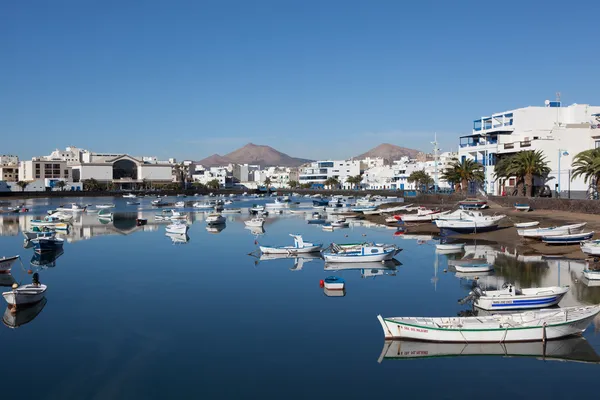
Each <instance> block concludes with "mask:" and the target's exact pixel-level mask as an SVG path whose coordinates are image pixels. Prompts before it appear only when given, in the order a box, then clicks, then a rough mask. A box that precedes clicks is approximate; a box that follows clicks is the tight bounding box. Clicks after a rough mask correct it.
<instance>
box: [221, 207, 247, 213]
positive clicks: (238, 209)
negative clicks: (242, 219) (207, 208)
mask: <svg viewBox="0 0 600 400" xmlns="http://www.w3.org/2000/svg"><path fill="white" fill-rule="evenodd" d="M221 212H222V213H223V214H240V213H241V212H242V209H241V208H225V209H224V210H223V211H221Z"/></svg>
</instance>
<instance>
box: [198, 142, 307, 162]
mask: <svg viewBox="0 0 600 400" xmlns="http://www.w3.org/2000/svg"><path fill="white" fill-rule="evenodd" d="M307 162H311V160H306V159H304V158H295V157H290V156H288V155H287V154H285V153H282V152H280V151H277V150H275V149H274V148H272V147H270V146H262V145H257V144H253V143H248V144H247V145H245V146H244V147H242V148H239V149H237V150H234V151H232V152H231V153H228V154H225V155H224V156H221V155H219V154H213V155H212V156H210V157H206V158H205V159H203V160H200V161H197V162H196V163H197V164H201V165H203V166H205V167H216V166H219V165H227V164H230V163H231V164H255V165H260V166H262V167H271V166H282V167H298V166H300V165H302V164H305V163H307Z"/></svg>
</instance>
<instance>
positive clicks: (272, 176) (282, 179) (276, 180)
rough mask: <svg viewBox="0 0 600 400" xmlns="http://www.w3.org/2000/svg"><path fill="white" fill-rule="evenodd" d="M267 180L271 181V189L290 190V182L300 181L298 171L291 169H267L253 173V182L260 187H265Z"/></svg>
mask: <svg viewBox="0 0 600 400" xmlns="http://www.w3.org/2000/svg"><path fill="white" fill-rule="evenodd" d="M267 178H269V180H270V181H271V184H270V185H269V187H270V188H277V189H285V188H289V183H290V181H298V169H297V168H290V167H267V168H266V169H263V170H257V171H254V172H253V181H254V182H256V184H257V186H258V187H260V186H263V185H264V182H265V180H266V179H267Z"/></svg>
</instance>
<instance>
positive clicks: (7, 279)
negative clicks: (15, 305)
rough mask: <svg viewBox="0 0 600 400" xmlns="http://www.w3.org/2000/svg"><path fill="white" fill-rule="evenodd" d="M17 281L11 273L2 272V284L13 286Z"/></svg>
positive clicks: (0, 280)
mask: <svg viewBox="0 0 600 400" xmlns="http://www.w3.org/2000/svg"><path fill="white" fill-rule="evenodd" d="M15 283H17V281H16V280H15V278H14V277H13V276H12V275H11V274H10V273H3V274H0V286H6V287H11V286H12V285H13V284H15Z"/></svg>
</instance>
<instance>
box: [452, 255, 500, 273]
mask: <svg viewBox="0 0 600 400" xmlns="http://www.w3.org/2000/svg"><path fill="white" fill-rule="evenodd" d="M448 265H449V266H452V267H454V268H455V269H456V270H457V271H458V272H487V271H491V270H493V269H494V266H493V265H492V264H490V263H488V262H487V260H486V259H485V258H463V259H461V260H448Z"/></svg>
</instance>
